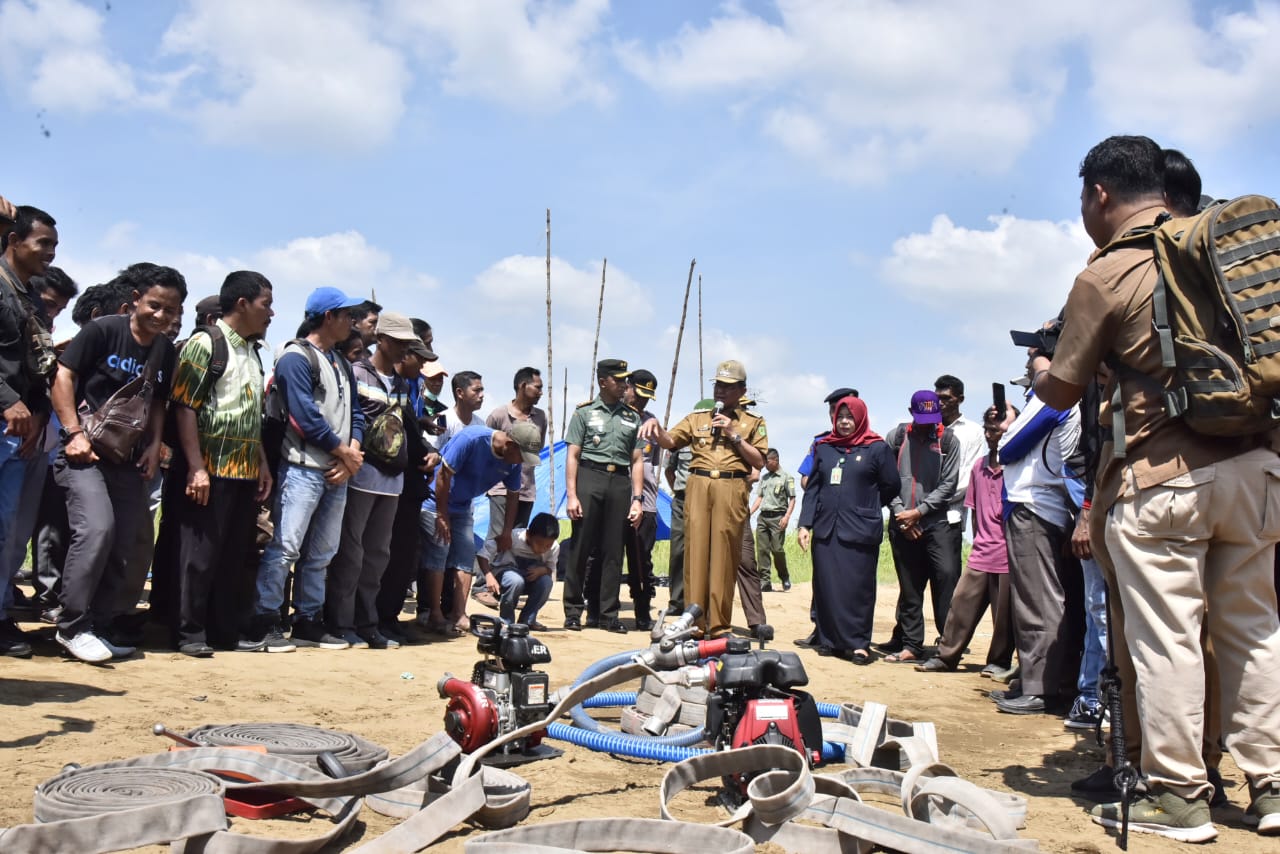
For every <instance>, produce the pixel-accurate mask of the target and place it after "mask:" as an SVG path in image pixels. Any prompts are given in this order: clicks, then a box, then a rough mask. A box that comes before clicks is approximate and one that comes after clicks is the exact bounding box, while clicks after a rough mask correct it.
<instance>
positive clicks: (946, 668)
mask: <svg viewBox="0 0 1280 854" xmlns="http://www.w3.org/2000/svg"><path fill="white" fill-rule="evenodd" d="M916 670H919V671H920V672H921V673H950V672H951V671H953V670H955V668H954V667H952V666H951V665H950V664H947V663H946V662H945V661H943V660H942V659H941V658H938V657H937V656H936V655H935V656H934V657H933V658H930V659H928V660H926V661H925V662H924V664H917V665H916Z"/></svg>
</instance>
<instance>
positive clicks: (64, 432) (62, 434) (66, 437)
mask: <svg viewBox="0 0 1280 854" xmlns="http://www.w3.org/2000/svg"><path fill="white" fill-rule="evenodd" d="M83 432H84V428H82V427H73V428H71V429H70V430H68V429H67V428H66V427H59V428H58V440H59V441H61V442H62V444H64V445H65V444H67V443H68V442H70V441H71V437H72V436H74V435H76V434H77V433H83Z"/></svg>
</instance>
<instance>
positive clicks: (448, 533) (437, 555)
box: [419, 421, 542, 634]
mask: <svg viewBox="0 0 1280 854" xmlns="http://www.w3.org/2000/svg"><path fill="white" fill-rule="evenodd" d="M541 451H542V433H541V431H539V430H538V428H537V427H536V426H535V425H534V424H533V423H532V422H529V421H520V422H517V423H515V424H512V425H511V427H510V428H508V429H507V430H505V431H500V430H491V429H490V428H488V427H481V426H471V427H464V428H463V429H462V430H461V431H460V432H459V433H458V434H457V435H455V436H454V437H453V438H452V439H451V440H450V441H449V443H448V444H447V445H445V447H444V450H443V451H442V452H441V455H440V457H441V459H440V467H439V468H438V469H437V471H436V489H435V496H434V497H432V498H428V499H427V500H426V501H424V502H422V515H421V517H420V524H421V528H422V535H423V537H424V538H425V539H424V542H423V544H422V569H423V571H424V572H425V574H426V579H427V589H426V590H425V591H420V592H419V596H420V598H421V597H423V596H425V600H426V601H427V602H428V603H430V605H431V611H430V613H429V616H428V621H429V622H428V624H427V625H428V627H429V628H431V629H433V630H435V631H438V632H441V633H445V634H461V633H462V632H464V631H466V628H467V597H468V596H469V595H470V593H471V573H472V565H473V564H474V563H475V558H476V542H475V537H474V536H473V534H472V515H471V507H472V501H474V500H475V498H476V497H477V496H480V495H484V494H485V493H486V492H488V491H489V490H490V489H491V488H493V486H494V485H496V484H498V483H502V484H503V485H505V486H506V487H507V489H509V490H512V491H515V492H518V491H519V490H520V477H521V466H522V464H526V463H527V464H529V465H535V464H537V463H538V462H539V461H540V460H541V456H540V452H541ZM441 508H443V511H442V509H441ZM519 510H520V503H519V502H518V501H508V502H507V507H506V518H505V519H504V520H503V524H502V533H501V534H500V535H499V537H498V539H499V541H502V542H506V541H508V538H509V537H510V535H511V531H512V530H514V528H515V519H516V514H517V513H518V512H519ZM446 569H447V570H449V571H451V572H452V573H453V607H452V608H451V609H450V613H448V614H444V613H442V612H441V611H440V607H441V606H440V593H441V591H442V590H443V589H444V572H445V570H446Z"/></svg>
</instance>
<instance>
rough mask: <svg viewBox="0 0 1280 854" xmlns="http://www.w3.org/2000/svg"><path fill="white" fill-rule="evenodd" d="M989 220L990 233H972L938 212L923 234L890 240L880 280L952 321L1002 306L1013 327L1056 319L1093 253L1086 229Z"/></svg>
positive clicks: (1075, 224)
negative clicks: (941, 309)
mask: <svg viewBox="0 0 1280 854" xmlns="http://www.w3.org/2000/svg"><path fill="white" fill-rule="evenodd" d="M988 222H990V223H991V226H992V227H991V228H990V229H987V230H977V229H969V228H963V227H961V226H957V225H956V224H955V223H953V222H952V221H951V219H950V218H949V217H948V216H946V215H945V214H939V215H937V216H935V217H934V218H933V223H932V225H931V226H930V229H929V231H928V232H927V233H925V234H911V235H908V236H907V237H903V238H900V239H898V240H896V241H894V243H893V248H892V251H891V254H890V255H889V257H887V258H886V259H884V261H882V262H881V267H880V272H881V275H882V276H883V277H884V278H885V280H886V281H888V282H890V283H892V284H896V285H899V286H900V287H901V288H902V290H903V292H904V293H905V294H906V295H907V296H908V297H910V298H912V299H914V300H916V301H917V302H924V303H933V304H943V305H946V306H948V307H949V310H951V309H954V310H955V311H956V312H958V314H957V315H956V316H955V319H957V320H959V319H962V318H963V315H964V312H965V310H966V308H967V307H968V306H975V307H980V309H981V310H982V311H983V312H984V313H986V314H989V312H990V308H991V306H999V313H1000V315H1001V316H1002V317H1010V318H1011V319H1013V320H1014V322H1018V315H1019V314H1023V319H1022V322H1034V321H1036V320H1043V319H1044V318H1046V317H1049V316H1050V315H1052V314H1053V313H1055V312H1056V311H1057V310H1058V309H1059V308H1061V306H1062V303H1063V301H1064V299H1065V296H1066V292H1067V290H1068V288H1069V287H1070V285H1071V282H1072V281H1073V280H1074V278H1075V276H1076V274H1077V273H1079V272H1080V270H1081V269H1083V267H1084V264H1085V261H1086V260H1087V259H1088V255H1089V252H1090V251H1091V250H1092V249H1093V244H1092V243H1091V241H1090V240H1089V237H1088V235H1086V234H1085V231H1084V226H1083V225H1082V224H1081V223H1080V222H1079V221H1078V220H1077V221H1075V222H1047V221H1044V220H1025V219H1019V218H1017V217H1013V216H993V217H989V218H988ZM986 322H987V323H988V324H989V319H988V320H987V321H986Z"/></svg>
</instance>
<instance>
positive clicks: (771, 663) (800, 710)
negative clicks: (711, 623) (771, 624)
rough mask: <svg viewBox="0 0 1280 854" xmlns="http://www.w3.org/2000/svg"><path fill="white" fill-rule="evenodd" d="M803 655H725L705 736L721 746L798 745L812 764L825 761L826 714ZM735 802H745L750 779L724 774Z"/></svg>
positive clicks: (764, 652) (711, 698)
mask: <svg viewBox="0 0 1280 854" xmlns="http://www.w3.org/2000/svg"><path fill="white" fill-rule="evenodd" d="M808 682H809V676H808V674H806V673H805V670H804V664H803V663H801V661H800V656H798V655H796V654H795V653H794V652H779V651H777V650H772V649H770V650H755V651H752V652H743V653H732V652H731V653H727V654H725V655H723V656H721V657H720V663H719V666H718V667H717V670H716V674H715V685H714V688H712V690H711V692H710V694H709V695H708V697H707V723H706V737H707V741H709V742H711V744H712V745H714V746H715V747H716V749H717V750H726V749H729V748H737V747H747V746H749V745H755V744H779V745H782V746H784V747H790V748H791V749H793V750H796V751H798V752H799V753H800V754H801V755H802V756H804V758H805V760H806V761H807V762H808V763H809V766H810V767H813V766H815V765H817V764H819V763H820V762H821V761H822V718H821V717H820V716H819V715H818V704H817V702H816V701H815V700H814V699H813V696H812V695H810V694H808V693H806V692H804V691H799V690H796V689H797V687H798V686H801V685H807V684H808ZM724 782H725V786H726V791H725V795H726V798H727V800H729V801H730V802H731V805H733V806H736V805H737V804H740V803H742V801H743V800H744V799H745V797H746V792H747V783H748V780H747V779H745V778H741V779H739V778H735V779H729V778H726V779H725V781H724Z"/></svg>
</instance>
